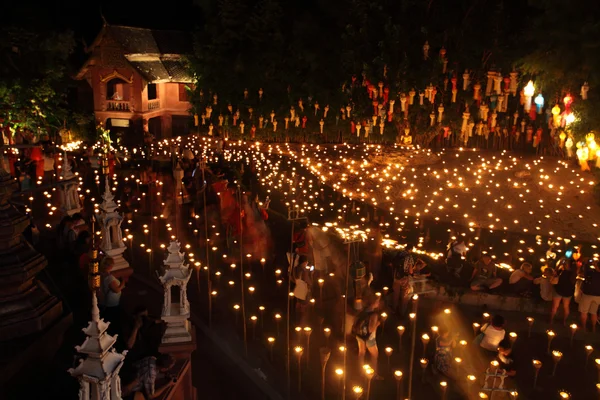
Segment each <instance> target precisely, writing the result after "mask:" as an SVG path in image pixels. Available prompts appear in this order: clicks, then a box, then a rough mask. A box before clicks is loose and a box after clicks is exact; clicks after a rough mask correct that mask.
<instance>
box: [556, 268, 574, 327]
mask: <svg viewBox="0 0 600 400" xmlns="http://www.w3.org/2000/svg"><path fill="white" fill-rule="evenodd" d="M572 263H573V262H572V261H571V260H569V259H562V260H559V261H558V264H559V266H558V273H557V275H556V277H555V278H554V279H552V281H551V283H552V285H553V288H552V311H551V313H550V325H552V322H553V321H554V317H555V316H556V313H557V311H558V307H559V306H560V303H561V302H562V305H563V324H564V325H565V326H567V319H568V318H569V309H570V306H571V298H572V297H573V295H574V294H575V282H576V280H577V271H576V269H575V268H574V267H573V265H572Z"/></svg>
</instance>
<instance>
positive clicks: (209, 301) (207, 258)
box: [199, 159, 247, 353]
mask: <svg viewBox="0 0 600 400" xmlns="http://www.w3.org/2000/svg"><path fill="white" fill-rule="evenodd" d="M199 166H200V170H201V171H202V183H203V185H204V189H202V203H203V206H204V210H203V211H204V240H205V241H206V242H205V243H204V248H205V251H206V273H207V277H208V278H207V280H206V282H207V286H208V287H207V291H208V327H209V328H210V327H211V326H212V297H211V296H210V292H211V286H212V283H211V279H210V276H211V275H210V254H209V251H208V247H209V244H210V240H209V238H208V217H207V213H206V189H207V187H208V183H207V182H206V175H205V170H206V160H204V159H202V160H200V163H199ZM238 190H239V188H238ZM239 204H240V207H241V206H242V202H241V199H240V203H239ZM240 224H241V218H240ZM240 226H241V225H240ZM240 236H241V235H240ZM240 242H241V238H240ZM240 267H241V265H240ZM242 290H243V283H242ZM242 303H243V302H242ZM242 307H243V304H242ZM245 324H246V323H245V322H244V325H245ZM246 353H247V350H246Z"/></svg>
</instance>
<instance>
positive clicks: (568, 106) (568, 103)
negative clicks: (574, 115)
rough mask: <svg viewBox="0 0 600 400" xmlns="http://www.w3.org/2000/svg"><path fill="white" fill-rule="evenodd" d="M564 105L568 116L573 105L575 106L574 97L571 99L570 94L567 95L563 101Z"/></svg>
mask: <svg viewBox="0 0 600 400" xmlns="http://www.w3.org/2000/svg"><path fill="white" fill-rule="evenodd" d="M563 103H565V108H566V112H567V114H568V113H569V111H570V109H571V104H573V97H571V95H570V94H567V95H566V96H565V98H564V99H563Z"/></svg>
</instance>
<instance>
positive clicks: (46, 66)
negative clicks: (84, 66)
mask: <svg viewBox="0 0 600 400" xmlns="http://www.w3.org/2000/svg"><path fill="white" fill-rule="evenodd" d="M73 46H74V41H73V36H72V34H71V33H70V32H65V33H55V32H35V31H33V30H29V29H23V28H18V27H15V26H6V25H5V26H3V27H2V30H1V32H0V54H1V57H2V63H0V118H1V119H2V125H3V126H5V127H6V126H8V127H10V128H12V129H28V130H31V131H32V132H34V133H38V132H47V133H49V132H51V131H52V130H54V131H56V130H57V129H58V128H60V127H62V126H63V124H64V121H65V119H66V118H67V115H68V112H67V109H66V97H65V96H66V91H65V89H66V87H67V79H68V76H66V74H65V72H66V66H67V64H68V62H67V61H68V57H69V55H70V54H71V51H72V49H73Z"/></svg>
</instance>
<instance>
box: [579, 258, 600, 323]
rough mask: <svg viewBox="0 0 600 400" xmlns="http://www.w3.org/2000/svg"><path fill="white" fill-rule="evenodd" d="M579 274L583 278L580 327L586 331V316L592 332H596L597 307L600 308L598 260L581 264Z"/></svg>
mask: <svg viewBox="0 0 600 400" xmlns="http://www.w3.org/2000/svg"><path fill="white" fill-rule="evenodd" d="M580 274H581V276H582V278H583V282H582V283H581V299H580V300H579V312H580V314H581V327H582V328H583V330H584V331H586V330H587V329H586V328H587V320H588V315H589V317H590V320H591V323H592V332H593V333H595V332H596V324H597V323H598V306H600V271H598V260H596V259H590V260H587V261H586V262H584V263H583V266H582V267H581V271H580Z"/></svg>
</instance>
